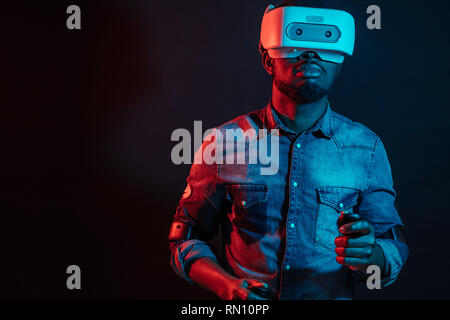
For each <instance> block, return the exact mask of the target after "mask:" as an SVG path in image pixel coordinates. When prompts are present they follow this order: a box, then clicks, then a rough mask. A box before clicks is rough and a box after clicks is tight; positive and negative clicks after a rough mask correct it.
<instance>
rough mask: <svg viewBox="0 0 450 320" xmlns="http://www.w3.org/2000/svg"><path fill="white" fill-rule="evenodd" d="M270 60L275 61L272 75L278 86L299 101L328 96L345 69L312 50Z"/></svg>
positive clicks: (299, 102)
mask: <svg viewBox="0 0 450 320" xmlns="http://www.w3.org/2000/svg"><path fill="white" fill-rule="evenodd" d="M266 59H267V57H266ZM268 59H271V60H272V61H271V64H272V72H271V74H272V76H273V81H274V84H275V85H276V87H277V88H278V89H279V90H280V91H281V92H282V93H284V94H285V95H287V96H288V97H289V98H291V99H292V100H293V101H295V102H296V103H298V104H301V103H308V102H314V101H317V100H319V99H320V98H323V97H324V96H326V95H328V93H329V92H330V90H331V87H332V85H333V82H334V80H335V79H336V77H337V75H338V73H339V71H340V68H341V65H340V64H337V63H333V62H327V61H323V60H320V59H319V57H318V55H317V54H316V53H314V52H312V51H309V52H305V53H303V54H302V56H300V57H298V58H280V59H273V58H270V57H268ZM269 73H270V72H269Z"/></svg>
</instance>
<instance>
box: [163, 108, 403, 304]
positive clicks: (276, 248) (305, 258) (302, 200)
mask: <svg viewBox="0 0 450 320" xmlns="http://www.w3.org/2000/svg"><path fill="white" fill-rule="evenodd" d="M236 128H241V129H242V130H244V131H245V130H247V129H249V128H253V129H255V130H259V129H268V130H270V131H269V132H270V134H275V133H272V132H277V136H278V137H279V140H278V147H279V160H278V161H279V163H278V170H277V171H276V173H275V174H272V175H262V174H261V171H260V169H261V168H260V167H261V166H264V165H262V164H249V163H247V164H220V163H212V164H207V163H205V162H203V163H199V164H193V165H192V167H191V171H190V175H189V177H188V179H187V182H188V186H187V188H186V191H185V193H184V195H183V197H182V199H181V200H180V204H179V206H178V208H177V211H176V214H175V218H174V221H180V222H184V223H187V224H189V225H191V226H193V227H194V228H195V230H197V231H198V232H199V233H200V234H202V237H199V238H197V239H191V240H180V241H177V242H175V243H172V244H171V252H172V254H171V266H172V268H173V269H174V270H175V272H176V273H177V274H178V275H179V276H181V277H183V278H185V279H186V280H188V281H191V280H190V279H189V276H188V270H189V267H190V265H191V263H192V262H193V261H195V260H196V259H198V258H201V257H210V258H212V259H215V260H217V261H218V262H219V263H220V264H221V265H222V266H223V267H224V269H225V270H227V271H228V272H229V273H230V274H232V275H233V276H236V277H239V278H251V279H258V280H261V281H265V282H266V283H268V284H269V286H270V289H271V290H272V291H273V293H274V294H275V295H276V296H278V298H279V299H351V298H352V292H353V284H354V281H355V279H357V278H358V274H357V273H356V272H354V271H351V270H350V269H349V268H348V267H346V266H343V265H341V264H338V263H337V262H336V253H335V251H334V249H335V244H334V240H335V238H336V237H338V236H339V231H338V228H337V226H336V222H337V219H338V217H339V215H340V212H342V211H345V212H356V213H358V214H359V215H360V216H361V217H362V218H363V219H364V220H366V221H368V222H369V223H371V224H372V226H373V227H374V228H375V234H376V237H378V236H380V235H382V234H383V233H385V232H386V231H388V230H389V229H390V228H392V227H394V226H399V225H400V226H403V224H402V221H401V219H400V217H399V215H398V213H397V211H396V209H395V206H394V200H395V191H394V189H393V180H392V175H391V169H390V165H389V161H388V158H387V155H386V152H385V148H384V146H383V143H382V142H381V140H380V138H379V137H378V136H377V135H376V134H375V133H373V132H372V131H370V130H369V129H367V128H366V127H365V126H363V125H361V124H359V123H356V122H352V121H351V120H349V119H347V118H346V117H344V116H342V115H339V114H337V113H336V112H334V111H332V110H331V108H330V106H329V105H328V107H327V110H326V111H325V113H324V114H323V116H322V117H321V118H320V119H319V120H318V121H317V122H316V124H315V125H314V126H313V127H312V128H310V129H309V130H307V131H305V132H303V133H302V134H297V133H296V132H294V131H292V130H290V129H289V128H287V127H286V126H285V125H283V123H282V122H281V121H280V119H279V118H278V117H277V114H276V112H275V111H274V110H273V106H272V104H271V103H269V104H268V106H267V107H266V108H264V109H262V110H258V111H255V112H251V113H249V114H247V115H244V116H241V117H238V118H236V119H234V120H232V121H230V122H228V123H226V124H224V125H222V126H220V127H218V128H217V130H220V131H221V132H225V131H226V129H236ZM274 129H278V130H274ZM258 132H259V131H258ZM205 146H207V142H205V143H204V145H203V147H202V148H201V149H200V150H198V152H197V154H196V158H197V157H199V156H201V155H200V153H201V150H204V148H205ZM245 151H248V148H246V150H245ZM228 152H229V150H228ZM234 152H238V151H237V150H234ZM219 226H221V228H220V230H221V231H222V237H223V248H222V250H223V252H222V255H221V256H220V257H218V256H217V252H218V251H217V250H216V249H217V248H214V247H213V246H211V244H210V243H208V241H207V240H208V239H209V238H210V237H211V236H213V235H214V234H217V232H218V230H219ZM376 241H377V244H378V245H379V246H380V247H381V248H382V249H383V252H384V256H385V272H384V273H383V275H382V279H381V284H382V286H387V285H389V284H391V283H392V282H394V281H395V279H396V278H397V276H398V274H399V272H400V270H401V268H402V266H403V264H404V263H405V261H406V258H407V256H408V247H407V245H406V244H405V243H403V242H400V241H397V240H391V239H384V238H383V239H380V238H377V240H376Z"/></svg>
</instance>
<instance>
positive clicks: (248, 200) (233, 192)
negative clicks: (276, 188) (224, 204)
mask: <svg viewBox="0 0 450 320" xmlns="http://www.w3.org/2000/svg"><path fill="white" fill-rule="evenodd" d="M228 191H229V192H228V195H229V196H231V199H229V200H232V201H233V202H234V203H236V204H239V205H241V206H243V207H245V208H248V207H251V206H253V205H254V204H257V203H261V202H266V201H267V196H268V191H269V190H268V187H267V186H266V185H263V184H233V185H229V186H228Z"/></svg>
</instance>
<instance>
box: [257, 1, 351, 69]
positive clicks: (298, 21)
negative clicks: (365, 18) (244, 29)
mask: <svg viewBox="0 0 450 320" xmlns="http://www.w3.org/2000/svg"><path fill="white" fill-rule="evenodd" d="M261 45H262V46H263V47H264V48H265V49H267V51H268V53H269V56H270V57H272V58H297V57H299V56H300V55H301V54H302V53H303V52H305V51H314V52H316V53H317V54H318V55H319V57H320V59H322V60H325V61H330V62H334V63H342V62H344V58H345V57H346V56H351V55H352V54H353V49H354V47H355V20H354V19H353V16H352V15H351V14H349V13H348V12H345V11H342V10H332V9H319V8H309V7H294V6H287V7H280V8H275V6H273V5H269V6H268V7H267V9H266V12H265V13H264V17H263V21H262V25H261Z"/></svg>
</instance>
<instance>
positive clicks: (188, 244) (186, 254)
mask: <svg viewBox="0 0 450 320" xmlns="http://www.w3.org/2000/svg"><path fill="white" fill-rule="evenodd" d="M200 258H211V259H213V260H215V261H217V258H216V255H215V254H214V253H213V252H212V250H211V247H210V246H209V245H208V244H207V243H206V242H204V241H201V240H187V241H181V242H180V243H179V244H176V245H175V246H174V247H173V249H172V255H171V258H170V265H171V266H172V269H173V270H174V271H175V273H176V274H177V275H178V276H180V277H182V278H183V279H185V280H186V281H188V282H189V283H191V284H193V281H192V280H191V279H190V278H189V276H188V272H189V268H190V266H191V264H192V263H193V262H194V261H195V260H197V259H200Z"/></svg>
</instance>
